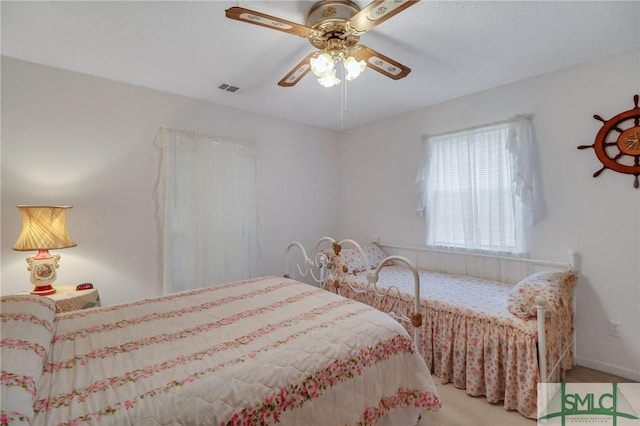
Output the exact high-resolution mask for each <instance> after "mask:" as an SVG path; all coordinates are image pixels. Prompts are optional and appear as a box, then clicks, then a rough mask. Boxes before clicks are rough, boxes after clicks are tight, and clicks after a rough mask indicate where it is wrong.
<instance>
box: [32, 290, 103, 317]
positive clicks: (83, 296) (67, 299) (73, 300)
mask: <svg viewBox="0 0 640 426" xmlns="http://www.w3.org/2000/svg"><path fill="white" fill-rule="evenodd" d="M54 287H55V289H56V292H55V293H54V294H50V295H48V296H42V297H48V298H49V299H52V300H54V301H55V302H56V312H69V311H77V310H79V309H87V308H93V307H94V306H100V294H98V289H96V288H92V289H89V290H76V286H75V285H73V284H71V285H56V286H54Z"/></svg>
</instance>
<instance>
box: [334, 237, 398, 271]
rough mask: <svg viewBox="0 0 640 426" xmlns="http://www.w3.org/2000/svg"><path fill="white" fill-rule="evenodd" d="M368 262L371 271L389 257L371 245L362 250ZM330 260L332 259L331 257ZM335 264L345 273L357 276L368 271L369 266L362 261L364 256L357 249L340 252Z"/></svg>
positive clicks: (374, 245)
mask: <svg viewBox="0 0 640 426" xmlns="http://www.w3.org/2000/svg"><path fill="white" fill-rule="evenodd" d="M362 251H364V255H365V256H366V259H367V262H369V267H370V268H371V269H374V268H377V267H378V265H379V264H380V262H382V260H384V258H385V257H387V255H386V254H384V252H383V251H382V250H381V249H380V247H378V246H377V245H376V244H374V243H371V244H368V245H366V246H364V247H363V248H362ZM329 258H330V259H331V258H332V257H329ZM334 263H335V264H336V265H337V266H339V267H340V268H341V269H342V271H343V272H345V273H350V274H357V273H359V272H363V271H366V269H367V266H366V265H365V263H364V262H363V261H362V256H361V255H360V252H359V251H358V249H356V248H348V249H342V250H340V254H339V255H338V256H337V258H335V259H334Z"/></svg>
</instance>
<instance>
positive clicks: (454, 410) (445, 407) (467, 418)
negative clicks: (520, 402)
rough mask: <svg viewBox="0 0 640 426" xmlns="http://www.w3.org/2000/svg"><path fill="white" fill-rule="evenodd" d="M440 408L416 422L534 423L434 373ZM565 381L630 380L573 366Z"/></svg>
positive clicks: (435, 425)
mask: <svg viewBox="0 0 640 426" xmlns="http://www.w3.org/2000/svg"><path fill="white" fill-rule="evenodd" d="M434 381H435V382H436V386H437V388H438V393H439V396H440V400H441V401H442V408H441V409H440V410H438V411H436V412H425V413H423V414H422V420H421V421H420V423H418V426H427V425H429V426H535V425H536V421H535V420H533V419H527V418H526V417H523V416H522V415H520V414H519V413H518V412H517V411H506V410H505V409H504V407H503V405H502V404H490V403H489V402H487V400H486V399H485V398H483V397H473V396H470V395H468V394H467V393H466V392H465V390H464V389H457V388H455V387H454V386H453V385H452V384H451V383H448V384H446V385H442V384H439V379H438V378H437V377H434ZM566 381H567V382H575V383H611V382H617V383H622V382H631V380H627V379H624V378H621V377H618V376H612V375H610V374H607V373H602V372H599V371H596V370H591V369H589V368H585V367H580V366H576V367H574V368H573V369H572V370H571V371H570V372H569V373H568V374H567V378H566Z"/></svg>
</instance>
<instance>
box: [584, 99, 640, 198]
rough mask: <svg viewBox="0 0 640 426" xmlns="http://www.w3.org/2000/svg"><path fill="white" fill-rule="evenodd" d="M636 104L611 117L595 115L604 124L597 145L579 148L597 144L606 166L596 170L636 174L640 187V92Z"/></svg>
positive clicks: (597, 152)
mask: <svg viewBox="0 0 640 426" xmlns="http://www.w3.org/2000/svg"><path fill="white" fill-rule="evenodd" d="M633 101H634V103H635V107H634V108H632V109H630V110H628V111H624V112H621V113H620V114H618V115H616V116H615V117H613V118H611V119H610V120H605V119H603V118H602V117H600V116H599V115H597V114H596V115H594V116H593V118H595V119H596V120H598V121H602V123H603V125H602V127H601V128H600V131H599V132H598V134H597V135H596V138H595V141H594V142H593V145H580V146H578V149H586V148H593V149H594V150H595V152H596V156H597V157H598V160H600V162H601V163H602V168H601V169H600V170H598V171H597V172H595V173H594V174H593V177H598V176H600V173H602V172H603V171H604V170H605V169H611V170H614V171H616V172H618V173H626V174H630V175H634V176H635V180H634V183H633V186H634V187H635V188H638V187H640V182H639V179H638V176H640V107H638V95H635V96H634V97H633Z"/></svg>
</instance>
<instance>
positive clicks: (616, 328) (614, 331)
mask: <svg viewBox="0 0 640 426" xmlns="http://www.w3.org/2000/svg"><path fill="white" fill-rule="evenodd" d="M621 328H622V323H621V322H620V321H609V335H610V336H615V337H620V329H621Z"/></svg>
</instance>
